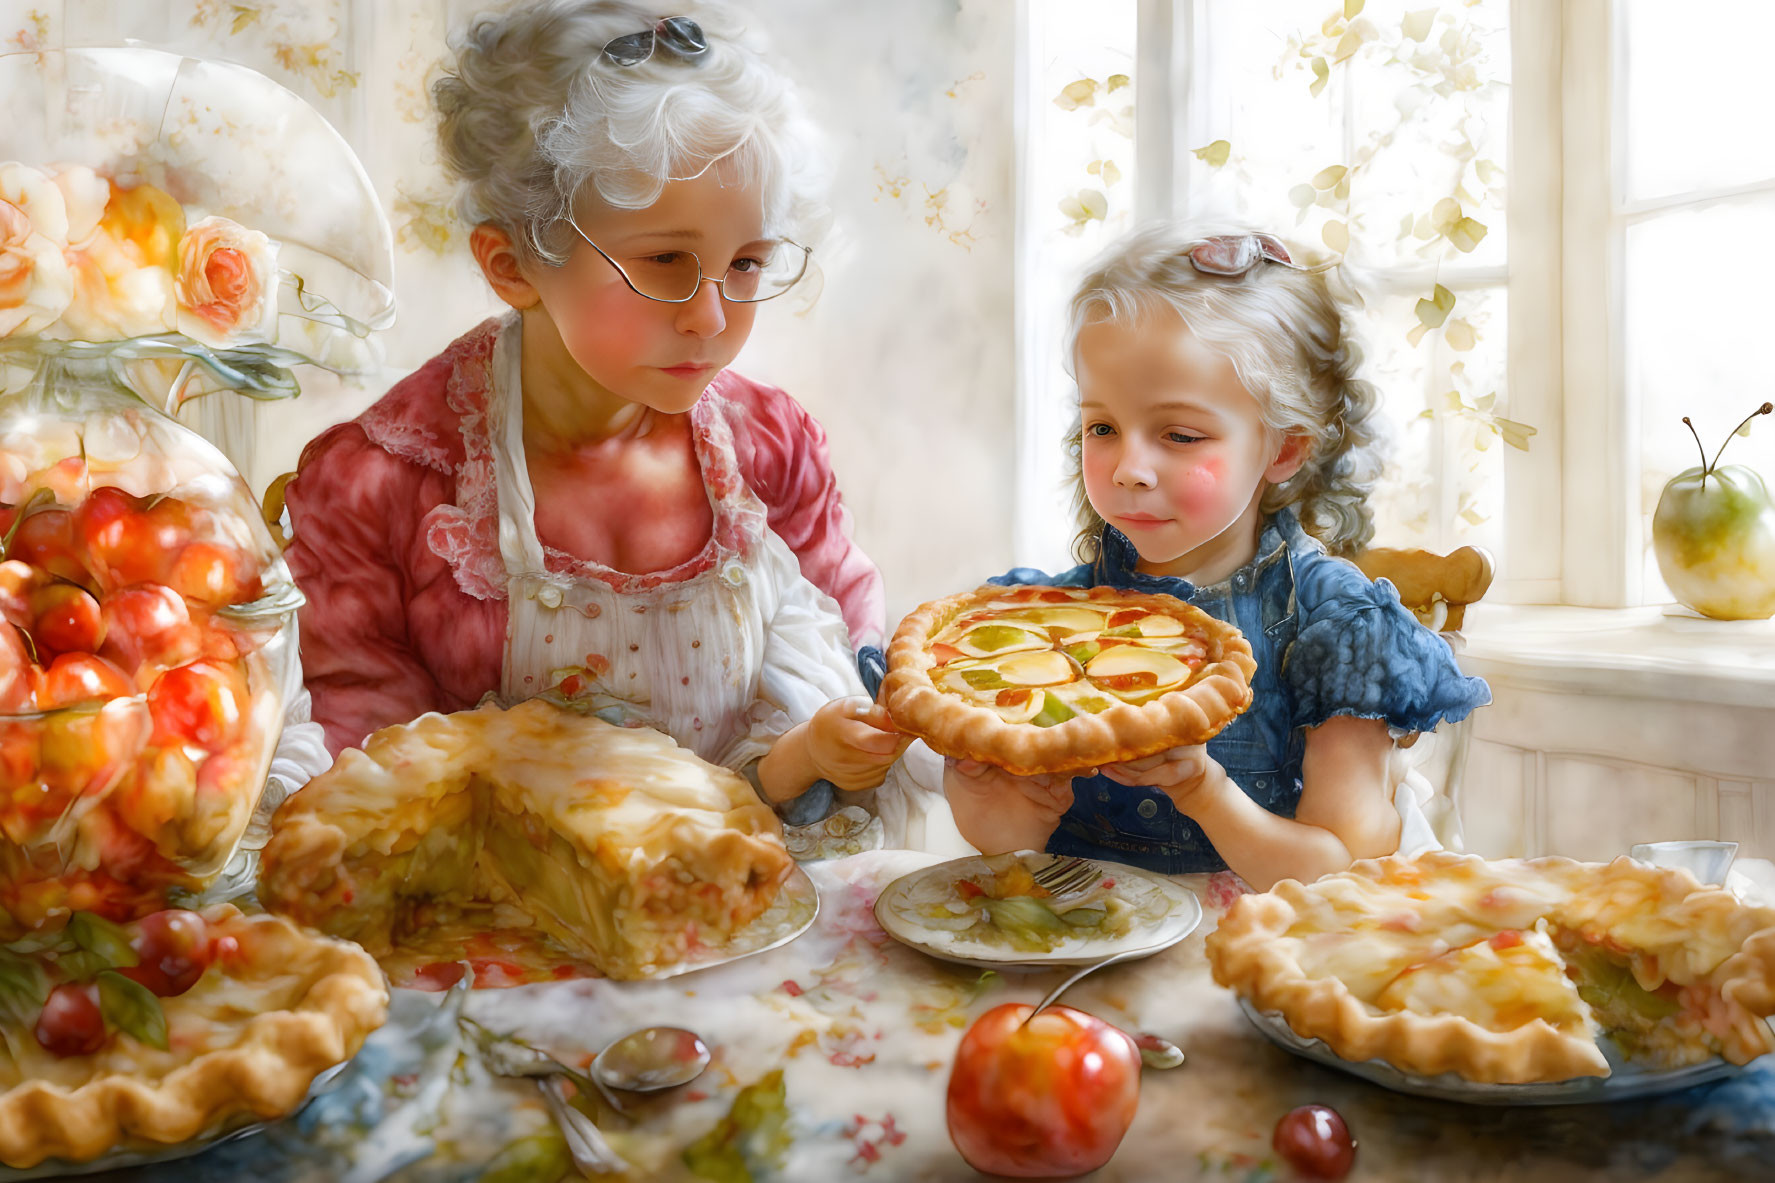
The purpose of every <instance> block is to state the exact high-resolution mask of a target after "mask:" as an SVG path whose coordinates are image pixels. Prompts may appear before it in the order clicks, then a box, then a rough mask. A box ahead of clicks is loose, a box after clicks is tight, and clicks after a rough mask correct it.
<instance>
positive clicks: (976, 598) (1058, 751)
mask: <svg viewBox="0 0 1775 1183" xmlns="http://www.w3.org/2000/svg"><path fill="white" fill-rule="evenodd" d="M1256 669H1257V665H1256V663H1255V662H1254V661H1253V660H1252V657H1251V646H1250V645H1249V644H1247V643H1246V641H1245V638H1244V637H1243V636H1242V635H1240V633H1239V630H1238V629H1236V628H1234V627H1233V626H1232V625H1230V624H1227V623H1225V622H1223V621H1220V620H1216V619H1215V618H1214V617H1212V616H1209V615H1208V614H1207V613H1205V612H1203V611H1202V610H1201V609H1199V608H1195V607H1192V606H1191V605H1189V604H1186V603H1184V602H1183V601H1182V600H1178V599H1175V598H1174V597H1171V596H1162V595H1147V594H1143V593H1139V592H1128V591H1118V590H1116V589H1114V588H1108V587H1093V588H1076V587H1040V586H1025V587H983V588H980V589H978V590H977V591H972V592H967V593H965V594H962V595H957V596H950V597H949V598H947V599H943V600H937V601H935V602H933V603H930V604H926V605H924V606H923V607H921V608H919V609H918V610H917V611H916V612H914V613H912V614H911V615H910V616H908V617H907V618H906V619H905V620H904V621H903V622H901V624H900V627H899V629H898V630H897V631H896V632H895V634H894V639H893V642H892V644H890V646H889V647H888V674H887V678H886V679H885V680H884V682H883V684H882V702H883V703H884V704H886V706H887V708H888V712H889V713H890V714H891V715H892V716H893V720H894V723H895V725H896V726H898V727H899V728H900V729H901V730H903V731H907V732H909V733H911V734H913V735H917V736H920V737H922V738H923V739H924V740H925V742H926V743H928V744H929V745H930V746H931V748H932V749H933V750H935V751H937V752H939V753H941V754H942V755H945V756H953V757H955V758H957V759H970V760H983V761H986V762H988V763H992V764H997V765H998V766H1000V767H1002V768H1005V769H1008V770H1009V771H1011V772H1014V773H1018V774H1020V775H1029V774H1033V773H1042V772H1054V773H1057V772H1071V771H1075V770H1077V769H1082V768H1089V767H1093V766H1097V765H1102V764H1110V763H1115V762H1117V761H1122V760H1135V759H1139V758H1140V757H1142V756H1150V755H1152V754H1154V753H1156V752H1162V751H1165V750H1167V749H1169V748H1173V747H1180V746H1184V745H1188V744H1197V743H1203V742H1205V741H1207V740H1208V739H1210V738H1211V737H1213V736H1214V735H1215V734H1217V733H1218V732H1219V731H1220V729H1221V728H1223V727H1225V726H1226V725H1227V724H1228V723H1230V722H1232V720H1233V719H1234V718H1235V717H1237V716H1238V714H1239V713H1240V712H1241V711H1243V710H1244V709H1245V708H1246V707H1247V706H1248V705H1250V702H1251V675H1252V674H1253V673H1254V672H1255V671H1256Z"/></svg>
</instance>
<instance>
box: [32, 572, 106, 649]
mask: <svg viewBox="0 0 1775 1183" xmlns="http://www.w3.org/2000/svg"><path fill="white" fill-rule="evenodd" d="M30 603H31V611H32V616H33V621H32V625H31V637H32V639H33V640H35V641H36V642H37V656H38V658H39V659H40V660H42V661H51V660H53V659H54V658H56V657H58V656H60V655H61V654H63V653H97V652H98V651H99V645H100V644H101V643H102V642H103V641H104V639H105V621H104V617H103V616H101V615H100V613H99V602H98V601H97V600H95V599H93V597H92V596H91V595H90V594H89V593H88V592H87V591H86V590H85V589H84V588H80V587H75V586H74V585H73V584H71V583H51V584H49V585H48V586H46V587H40V588H38V589H37V590H36V591H34V592H32V593H31V600H30Z"/></svg>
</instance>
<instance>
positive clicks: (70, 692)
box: [37, 653, 136, 710]
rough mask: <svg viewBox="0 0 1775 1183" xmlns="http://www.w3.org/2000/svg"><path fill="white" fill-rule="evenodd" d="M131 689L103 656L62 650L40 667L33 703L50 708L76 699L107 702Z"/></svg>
mask: <svg viewBox="0 0 1775 1183" xmlns="http://www.w3.org/2000/svg"><path fill="white" fill-rule="evenodd" d="M135 692H136V688H135V684H134V683H133V682H131V681H130V680H129V675H127V674H125V673H124V672H123V671H122V670H120V669H118V668H117V667H116V666H114V665H112V664H111V663H110V662H108V661H106V660H105V659H104V658H102V657H95V656H93V655H92V654H90V653H64V654H62V655H61V656H60V657H58V658H56V659H55V660H54V661H53V662H51V663H50V665H49V668H48V669H46V670H44V671H43V680H42V681H41V682H40V683H39V684H38V687H37V705H38V706H39V707H41V708H43V709H44V710H53V709H55V708H56V707H65V706H73V705H74V704H75V703H77V702H109V701H110V700H111V699H113V698H123V697H126V696H128V695H131V694H134V693H135Z"/></svg>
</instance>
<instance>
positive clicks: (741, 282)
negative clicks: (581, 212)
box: [566, 218, 813, 304]
mask: <svg viewBox="0 0 1775 1183" xmlns="http://www.w3.org/2000/svg"><path fill="white" fill-rule="evenodd" d="M566 222H567V224H568V225H569V226H571V227H573V230H574V233H576V234H578V235H579V236H580V237H581V238H583V239H585V240H586V245H587V246H589V247H591V248H592V249H593V250H595V251H597V252H598V253H599V254H600V255H603V256H604V261H605V262H606V263H609V264H610V265H611V266H612V267H614V268H616V273H617V274H618V275H620V276H622V278H623V282H624V283H626V284H628V285H629V290H630V291H632V292H634V293H635V294H636V295H637V296H645V297H647V298H648V299H649V300H658V301H659V302H660V303H662V304H687V303H689V302H690V301H691V300H693V299H695V298H696V294H697V293H698V292H699V291H701V290H702V287H703V284H704V283H713V284H715V285H716V286H717V287H719V288H720V289H721V298H722V299H724V300H726V301H727V302H728V303H730V304H757V303H760V302H761V301H764V300H774V299H775V298H776V297H778V296H780V295H782V294H783V293H784V292H786V291H788V290H789V289H790V288H792V287H794V286H795V285H796V284H797V283H798V282H800V280H801V277H802V276H803V275H806V274H807V260H808V257H809V256H810V255H812V254H813V248H812V247H805V246H802V245H801V244H800V243H798V242H791V241H790V240H789V239H787V238H785V239H781V240H780V241H778V242H777V243H776V244H775V245H774V246H772V247H771V248H770V249H769V250H768V251H765V252H762V254H763V257H762V258H756V259H751V258H748V259H738V260H735V261H734V263H733V264H732V265H731V266H730V267H728V269H727V273H726V274H725V275H723V276H722V277H721V278H720V279H710V278H708V277H706V276H705V275H704V274H703V263H702V260H701V259H699V258H697V257H696V256H695V255H694V254H692V253H691V252H689V251H660V252H659V253H657V254H652V255H648V256H646V257H645V258H641V259H631V260H630V261H629V265H628V266H627V267H624V266H623V265H622V264H621V263H618V262H617V261H616V260H615V259H612V258H611V257H610V255H609V253H608V252H607V251H605V249H604V248H603V247H601V246H599V245H598V244H597V243H595V242H593V241H592V240H591V237H590V236H589V235H587V234H586V232H585V231H584V230H581V229H580V228H579V223H578V222H575V221H574V220H573V219H572V218H567V219H566ZM742 264H744V266H742Z"/></svg>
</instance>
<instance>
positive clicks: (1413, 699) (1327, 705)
mask: <svg viewBox="0 0 1775 1183" xmlns="http://www.w3.org/2000/svg"><path fill="white" fill-rule="evenodd" d="M1304 567H1305V569H1304V570H1303V569H1302V567H1301V566H1297V568H1296V572H1295V580H1296V582H1295V593H1296V604H1297V613H1298V620H1299V622H1300V624H1299V632H1298V633H1297V634H1296V636H1295V639H1294V643H1293V644H1291V645H1290V646H1289V647H1288V651H1287V653H1286V654H1285V655H1284V656H1283V658H1282V681H1283V684H1284V685H1286V686H1287V687H1288V689H1289V691H1290V692H1291V694H1292V696H1293V699H1294V720H1293V721H1294V724H1295V726H1297V727H1317V726H1318V725H1319V724H1321V723H1323V722H1325V720H1327V719H1329V718H1331V717H1332V716H1333V715H1355V716H1357V717H1359V718H1363V719H1384V720H1385V721H1386V722H1387V724H1388V725H1389V726H1392V727H1395V728H1398V729H1399V730H1401V731H1428V730H1430V729H1431V728H1433V727H1435V726H1436V724H1438V723H1440V722H1442V721H1443V720H1448V721H1450V722H1453V721H1456V720H1459V719H1464V718H1466V717H1467V715H1468V714H1470V713H1471V712H1472V711H1473V709H1474V708H1475V707H1481V706H1484V705H1485V704H1486V703H1488V702H1490V701H1491V690H1490V688H1488V687H1487V686H1486V684H1485V682H1484V681H1483V680H1482V679H1479V678H1471V677H1468V676H1467V675H1465V674H1463V673H1461V668H1460V666H1459V665H1457V664H1456V663H1455V657H1454V652H1453V650H1451V649H1450V648H1449V646H1448V642H1447V641H1445V640H1443V639H1442V637H1441V636H1440V635H1438V634H1437V633H1434V632H1432V631H1431V630H1429V629H1427V628H1425V627H1424V626H1423V625H1422V624H1420V623H1418V620H1417V618H1416V617H1415V616H1413V615H1412V614H1411V612H1410V611H1409V610H1407V609H1406V607H1405V606H1404V605H1403V604H1401V603H1400V602H1399V593H1398V591H1397V590H1395V589H1394V587H1393V585H1392V584H1391V583H1389V582H1387V581H1386V580H1384V579H1382V580H1372V581H1371V580H1370V579H1369V578H1368V577H1367V576H1365V575H1363V574H1362V572H1361V571H1359V570H1358V569H1357V568H1356V567H1355V565H1354V564H1351V563H1346V562H1343V561H1341V560H1338V559H1332V558H1328V557H1324V556H1318V560H1317V561H1316V562H1313V563H1311V564H1306V565H1304Z"/></svg>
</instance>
